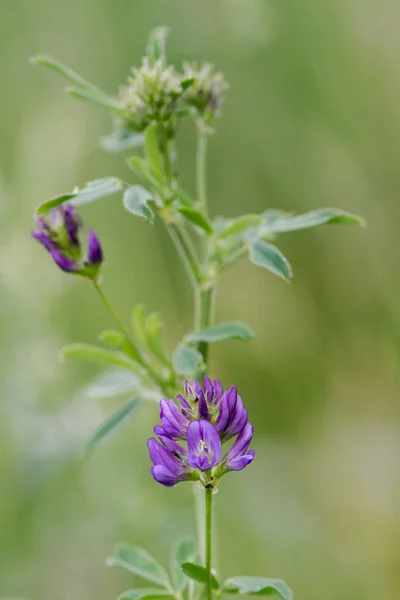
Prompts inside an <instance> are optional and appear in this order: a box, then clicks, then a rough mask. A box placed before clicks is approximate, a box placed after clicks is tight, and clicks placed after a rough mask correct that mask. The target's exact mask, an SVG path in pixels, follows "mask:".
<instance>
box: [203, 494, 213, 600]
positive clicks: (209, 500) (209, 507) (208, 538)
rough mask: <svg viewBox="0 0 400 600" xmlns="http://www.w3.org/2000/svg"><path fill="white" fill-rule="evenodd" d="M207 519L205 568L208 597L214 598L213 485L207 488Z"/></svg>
mask: <svg viewBox="0 0 400 600" xmlns="http://www.w3.org/2000/svg"><path fill="white" fill-rule="evenodd" d="M205 496H206V520H205V534H206V535H205V538H206V544H205V556H206V561H205V568H206V575H207V581H206V598H207V600H212V585H211V550H212V496H213V490H212V488H211V487H207V488H206V493H205Z"/></svg>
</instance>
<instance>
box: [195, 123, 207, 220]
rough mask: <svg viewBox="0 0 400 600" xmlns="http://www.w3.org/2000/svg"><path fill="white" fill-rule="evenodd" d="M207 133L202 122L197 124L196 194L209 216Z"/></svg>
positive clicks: (201, 206)
mask: <svg viewBox="0 0 400 600" xmlns="http://www.w3.org/2000/svg"><path fill="white" fill-rule="evenodd" d="M206 182H207V135H206V133H205V131H204V125H203V124H202V122H199V123H198V124H197V152H196V195H197V202H198V203H199V207H200V209H201V210H202V211H203V213H204V214H205V215H206V216H207V214H208V207H207V187H206Z"/></svg>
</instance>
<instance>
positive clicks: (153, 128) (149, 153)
mask: <svg viewBox="0 0 400 600" xmlns="http://www.w3.org/2000/svg"><path fill="white" fill-rule="evenodd" d="M144 149H145V153H146V157H147V160H148V163H149V166H150V170H151V172H152V174H153V175H154V177H155V178H156V179H157V181H158V182H159V183H160V184H164V180H165V172H164V161H163V156H162V154H161V152H160V140H159V128H158V126H157V123H151V125H149V126H148V127H147V129H146V133H145V143H144Z"/></svg>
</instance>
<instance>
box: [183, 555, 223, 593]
mask: <svg viewBox="0 0 400 600" xmlns="http://www.w3.org/2000/svg"><path fill="white" fill-rule="evenodd" d="M182 571H183V572H184V573H185V575H187V576H188V577H190V579H194V581H199V582H200V583H206V582H207V571H206V569H205V568H204V567H202V566H201V565H196V564H195V563H192V562H184V563H183V564H182ZM211 585H212V588H213V589H214V590H218V589H219V588H220V585H219V583H218V579H217V578H216V577H215V575H214V573H212V574H211Z"/></svg>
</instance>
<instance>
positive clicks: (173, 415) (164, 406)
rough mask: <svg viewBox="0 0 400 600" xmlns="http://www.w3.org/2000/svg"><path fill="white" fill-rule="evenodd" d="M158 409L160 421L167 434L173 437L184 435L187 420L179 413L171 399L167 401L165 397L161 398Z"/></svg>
mask: <svg viewBox="0 0 400 600" xmlns="http://www.w3.org/2000/svg"><path fill="white" fill-rule="evenodd" d="M160 409H161V410H160V418H161V423H162V426H163V428H164V430H165V432H166V433H167V435H169V436H170V437H173V438H183V437H185V434H186V429H187V426H188V423H189V421H188V420H187V419H186V418H185V417H184V416H183V415H181V414H180V412H179V411H178V407H177V406H176V404H175V403H174V402H173V400H169V401H168V402H167V401H166V399H165V398H162V399H161V400H160Z"/></svg>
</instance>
